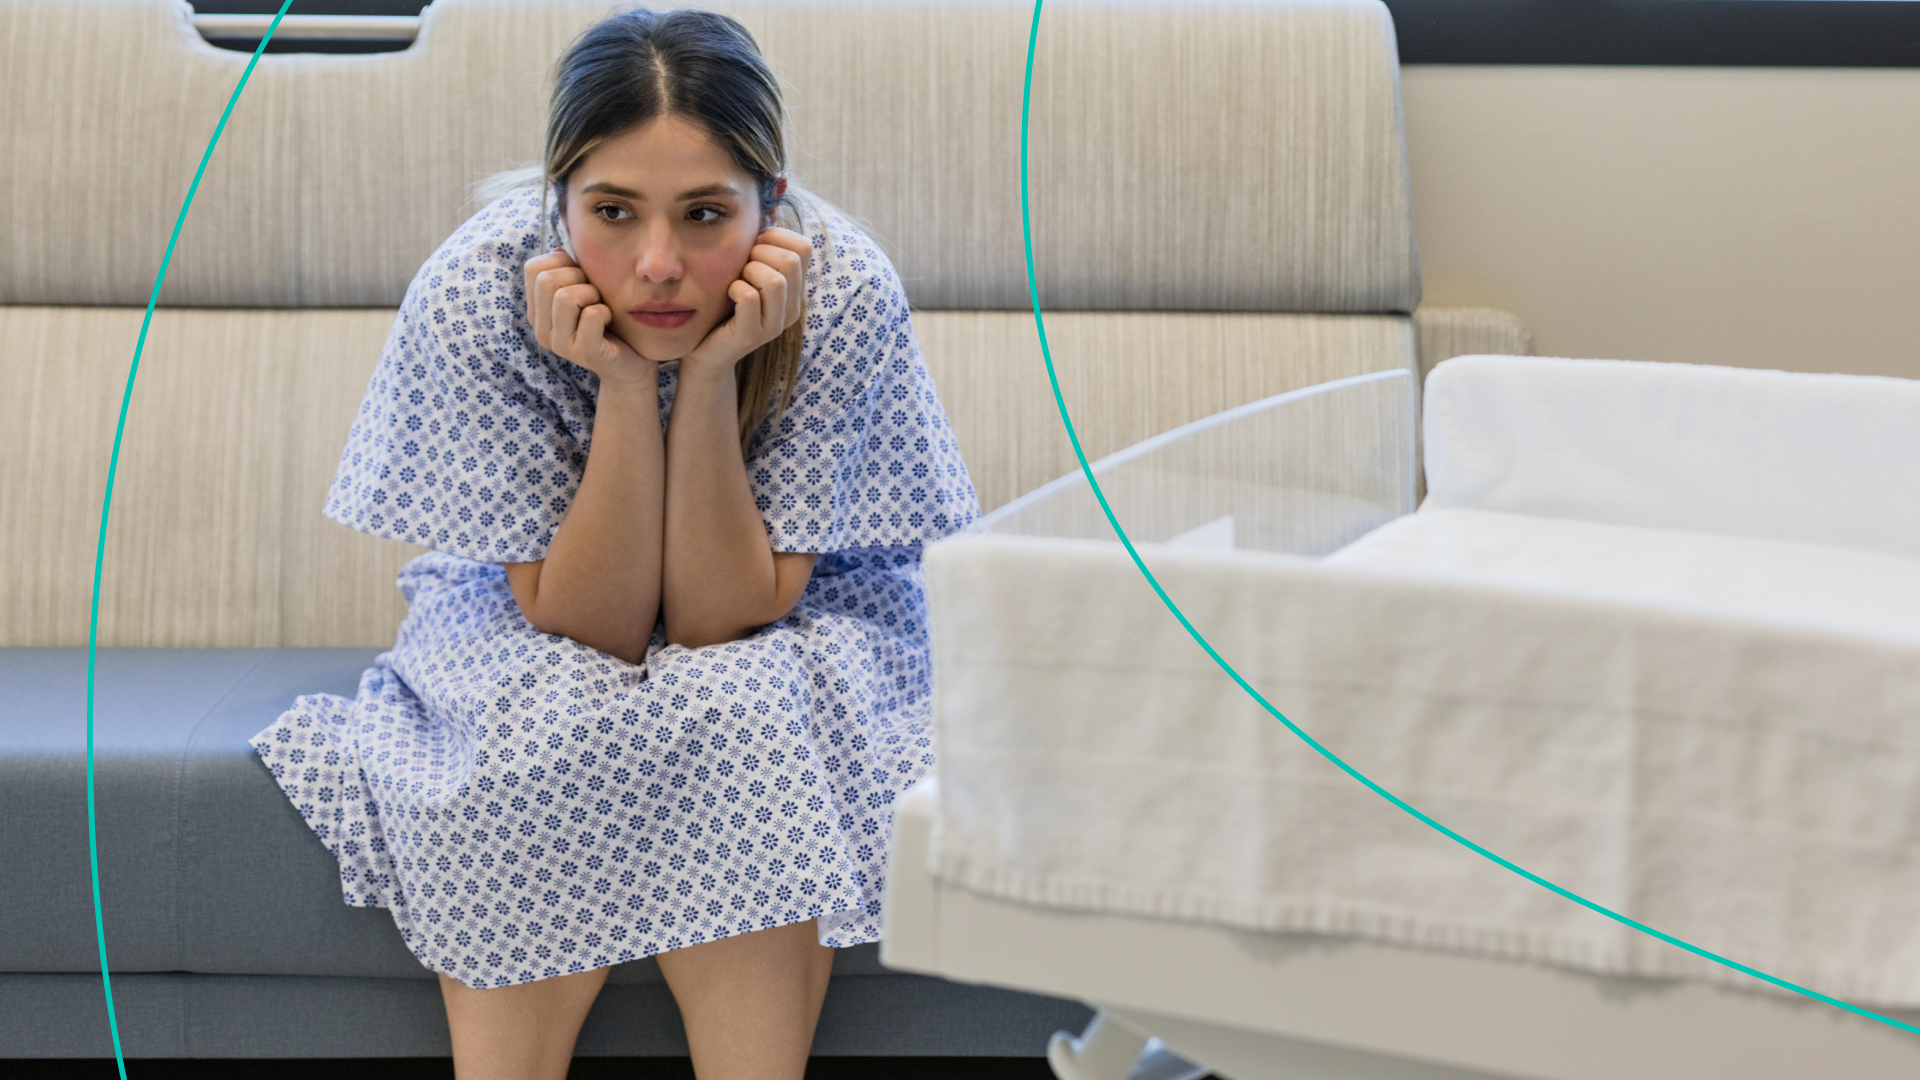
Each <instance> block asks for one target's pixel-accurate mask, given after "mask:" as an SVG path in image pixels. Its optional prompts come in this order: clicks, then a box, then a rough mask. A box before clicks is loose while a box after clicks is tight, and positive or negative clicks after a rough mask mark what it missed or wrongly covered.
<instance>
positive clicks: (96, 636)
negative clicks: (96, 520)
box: [87, 0, 293, 1080]
mask: <svg viewBox="0 0 1920 1080" xmlns="http://www.w3.org/2000/svg"><path fill="white" fill-rule="evenodd" d="M292 6H293V0H285V2H284V3H282V4H281V5H280V12H279V14H277V15H275V16H274V17H273V22H272V23H271V24H269V25H268V26H267V32H266V33H265V34H263V35H261V37H260V44H259V45H257V46H255V47H254V50H253V59H251V60H248V61H247V69H246V70H245V71H243V72H241V73H240V83H239V85H237V86H235V87H234V88H233V96H232V97H230V98H228V99H227V108H226V111H225V112H222V113H221V114H220V123H219V124H218V125H217V126H216V127H215V128H214V129H213V138H211V139H208V140H207V149H206V152H205V153H203V154H201V155H200V167H199V168H198V169H195V170H194V173H193V183H192V185H190V186H189V187H188V188H187V197H186V198H185V199H184V200H182V201H181V203H180V216H179V217H178V218H175V219H174V222H173V235H172V236H169V237H168V238H167V250H166V253H165V254H164V255H162V256H161V257H160V272H159V273H157V274H155V275H154V276H153V294H152V295H151V296H149V297H147V314H146V317H145V318H143V319H141V320H140V340H139V341H137V342H135V343H134V346H133V364H132V366H130V367H129V368H128V369H127V389H126V390H125V392H123V393H122V394H121V395H120V420H119V422H118V423H116V424H115V425H114V428H113V456H112V457H110V458H108V459H107V491H106V494H105V495H103V496H101V498H100V540H99V543H98V544H97V545H96V546H95V547H94V549H93V610H92V613H91V614H90V615H89V616H88V618H87V858H88V860H89V867H90V869H91V870H92V873H93V933H94V937H95V938H96V939H97V940H98V941H99V943H100V986H101V989H102V990H104V991H105V992H106V995H107V1030H108V1031H109V1032H110V1033H112V1035H113V1060H114V1062H115V1064H117V1065H119V1067H120V1080H127V1059H126V1055H125V1054H124V1053H122V1051H121V1049H120V1023H119V1021H118V1019H117V1018H116V1017H115V1015H114V1011H113V976H112V975H111V974H109V973H108V971H107V924H106V921H105V918H104V917H103V914H102V909H101V906H100V830H99V824H98V821H97V819H96V818H95V815H94V802H93V686H94V658H95V656H96V655H97V654H98V652H99V643H100V569H101V567H102V566H103V565H104V564H105V562H106V558H107V515H108V512H109V511H110V510H111V509H112V508H113V478H114V476H115V475H116V474H117V473H118V472H119V471H120V438H121V436H122V435H124V434H126V430H127V407H128V406H130V405H132V404H133V380H134V378H135V377H136V376H138V375H139V374H140V354H141V353H142V352H144V351H146V347H147V327H148V326H150V325H151V324H152V323H153V309H154V308H155V307H156V306H157V305H158V304H159V303H160V285H161V283H162V282H164V281H166V280H167V267H168V266H170V265H172V263H173V246H174V245H175V244H177V243H179V241H180V227H181V226H183V225H185V224H186V223H187V210H188V208H190V207H191V206H193V196H194V193H195V192H198V191H199V190H200V178H201V177H202V176H204V175H206V171H207V162H209V161H211V160H212V159H213V148H214V145H215V144H217V143H218V142H219V141H220V134H221V132H224V131H226V130H227V118H228V117H230V116H232V115H233V106H234V104H235V103H236V102H238V101H239V100H240V91H242V90H245V89H246V88H247V80H248V79H250V78H252V77H253V66H254V65H255V64H258V63H259V62H260V54H261V53H263V52H265V51H266V50H267V42H269V41H271V40H273V32H274V31H275V30H277V29H279V28H280V20H281V19H283V18H285V17H286V14H287V9H288V8H290V7H292Z"/></svg>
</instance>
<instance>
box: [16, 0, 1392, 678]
mask: <svg viewBox="0 0 1920 1080" xmlns="http://www.w3.org/2000/svg"><path fill="white" fill-rule="evenodd" d="M703 6H712V7H715V8H717V9H719V10H724V11H727V12H729V13H731V14H734V15H735V16H737V17H738V18H740V19H741V21H742V22H743V23H745V24H746V25H747V27H748V28H749V29H750V30H751V31H752V32H753V33H754V35H755V37H756V39H757V40H758V41H759V43H760V45H761V48H762V49H763V50H764V51H765V52H766V54H767V56H768V58H769V60H770V62H771V63H772V64H773V66H774V68H775V70H776V72H778V73H779V75H780V76H781V78H782V80H783V82H784V83H785V84H786V86H787V95H788V97H787V100H788V105H789V108H790V110H791V112H792V116H793V121H794V130H795V147H796V152H795V155H794V160H793V171H794V174H795V177H796V178H797V179H798V181H799V182H800V183H802V184H803V185H805V186H807V187H809V188H811V189H812V190H814V191H817V192H819V193H820V194H821V195H823V196H825V197H826V198H828V199H830V200H832V201H833V202H835V203H837V204H838V205H840V206H841V207H843V208H845V209H846V210H848V211H849V212H850V213H852V214H854V215H855V216H856V217H857V218H859V219H861V220H862V221H863V222H865V223H867V224H869V225H870V229H871V231H872V233H873V234H874V235H875V237H876V238H877V239H878V240H879V241H880V242H881V243H882V245H883V246H884V247H885V248H886V250H887V251H888V253H889V255H890V256H891V257H892V258H893V260H894V262H895V264H896V266H897V267H898V268H899V270H900V272H901V276H902V277H903V279H904V280H905V281H906V284H907V289H908V293H909V296H910V298H911V299H912V301H913V303H914V305H915V308H916V314H915V317H914V318H915V327H916V330H917V332H918V333H919V335H920V338H921V340H922V344H923V347H924V351H925V353H926V355H927V359H928V363H929V365H930V366H931V367H932V368H933V370H934V373H935V377H936V379H937V380H938V381H939V384H940V386H941V391H942V395H943V399H944V401H945V402H946V405H947V408H948V410H949V413H950V414H951V416H952V418H953V421H954V425H955V428H956V432H957V434H958V436H959V438H960V442H961V447H962V450H963V452H964V453H965V454H966V457H967V460H968V463H969V466H970V468H971V469H972V471H973V474H974V478H975V482H976V484H977V486H978V487H979V488H980V491H981V496H982V501H983V503H984V504H985V505H986V506H987V507H988V508H991V507H993V506H996V505H998V504H1000V503H1003V502H1005V501H1006V500H1008V499H1010V498H1012V497H1014V496H1015V495H1017V494H1019V493H1020V492H1022V491H1024V490H1027V489H1029V488H1031V487H1033V486H1035V485H1037V484H1039V483H1041V482H1043V481H1045V480H1047V479H1050V478H1052V477H1053V476H1056V475H1059V474H1060V473H1062V472H1065V471H1066V470H1067V469H1069V468H1070V467H1072V460H1073V459H1072V456H1071V452H1070V449H1069V447H1068V445H1067V443H1066V440H1065V438H1064V435H1063V434H1062V432H1061V429H1060V424H1059V420H1058V417H1057V415H1056V414H1055V413H1054V411H1053V405H1052V401H1051V395H1050V394H1049V393H1047V391H1046V376H1045V370H1044V368H1043V366H1042V364H1041V360H1040V351H1039V342H1038V337H1037V335H1036V333H1035V330H1034V326H1033V320H1032V316H1031V311H1030V308H1029V304H1030V301H1029V297H1028V293H1027V276H1026V267H1025V262H1024V260H1023V257H1022V228H1021V223H1022V215H1021V205H1020V197H1019V177H1020V119H1021V109H1020V105H1021V101H1020V98H1021V83H1022V78H1023V71H1024V65H1025V61H1026V49H1027V41H1028V35H1029V31H1030V30H1031V19H1032V11H1033V9H1032V7H1031V5H1027V4H1018V3H999V2H989V3H973V2H959V3H923V2H918V0H872V2H861V3H849V2H827V0H780V2H763V3H737V4H736V3H715V4H710V5H703ZM612 7H613V5H611V4H608V3H604V2H593V3H578V2H572V0H563V2H552V3H542V2H536V0H436V2H435V3H434V4H433V5H432V6H431V7H429V8H428V9H427V11H426V13H425V16H424V18H423V19H422V23H421V32H420V35H419V37H418V39H417V40H416V42H415V43H414V45H413V46H412V47H411V48H409V49H407V50H406V51H404V52H398V53H388V54H371V55H314V54H272V55H268V56H265V57H263V58H262V59H261V60H260V62H259V65H258V67H257V68H256V69H255V71H254V73H253V76H252V79H251V81H250V82H249V84H248V86H247V89H246V92H245V94H244V95H243V96H242V98H241V100H240V102H239V104H238V106H237V107H236V108H235V109H234V112H233V115H232V119H231V121H230V122H229V124H228V127H227V130H226V133H225V134H224V135H223V137H222V139H221V142H220V144H219V147H218V149H217V150H216V152H215V154H214V156H213V158H212V159H211V161H209V162H208V164H207V167H206V173H205V178H204V180H203V181H202V184H201V187H200V190H199V193H198V194H197V196H196V197H195V201H194V207H193V210H192V213H191V215H190V216H189V218H188V219H187V222H186V225H185V227H184V229H183V230H182V232H181V234H180V238H179V242H178V246H177V249H176V251H175V254H174V258H173V263H172V266H171V269H170V270H169V272H168V275H167V280H166V286H165V288H164V290H163V291H162V293H161V303H162V305H163V306H162V308H161V310H160V312H159V314H157V315H156V317H155V319H154V322H153V325H152V328H151V330H150V331H149V334H148V338H147V344H146V352H145V355H144V358H143V360H142V363H141V370H140V375H139V380H138V384H137V389H136V391H135V393H134V396H133V402H132V407H131V410H130V412H129V415H128V421H127V432H126V444H125V447H124V449H123V451H122V458H121V464H120V471H119V475H118V478H117V480H116V482H115V503H114V509H113V519H112V528H111V530H110V534H109V538H108V544H107V561H106V572H105V577H104V580H103V590H104V591H103V595H102V600H101V619H102V634H101V640H102V641H103V642H105V643H108V644H116V643H117V644H144V645H209V646H211V645H279V644H285V645H379V644H385V643H388V642H390V641H391V639H392V633H393V628H394V625H395V624H396V622H397V619H398V617H399V614H400V611H401V601H400V598H399V595H398V593H397V591H396V590H394V589H393V587H392V578H393V573H394V571H395V570H396V569H397V567H398V566H399V564H400V563H401V562H402V561H404V560H405V559H406V558H408V557H410V555H411V554H413V551H412V550H411V549H408V548H406V547H405V546H404V545H399V544H393V543H388V542H385V541H379V540H375V539H372V538H368V537H364V536H360V535H358V534H355V533H352V532H350V531H349V530H346V529H344V528H342V527H340V526H337V525H334V524H333V523H331V522H328V521H326V520H325V519H323V518H322V517H321V516H320V513H319V507H320V504H321V502H322V497H323V495H324V492H325V489H326V486H327V482H328V480H329V479H330V477H331V475H332V471H333V466H334V463H335V460H336V459H337V455H338V453H339V447H340V445H341V443H342V441H343V439H344V436H345V432H346V430H347V426H348V423H349V421H350V419H351V416H352V414H353V410H354V408H355V406H356V405H357V404H358V402H359V397H360V394H361V392H362V390H363V389H364V386H365V382H366V378H367V375H368V373H369V372H370V371H371V370H372V366H373V362H374V359H375V357H376V356H377V354H378V351H379V347H380V343H381V341H382V339H383V338H384V336H385V333H386V329H387V326H388V324H389V323H390V321H391V318H392V313H393V309H394V308H395V307H396V306H397V304H398V303H399V300H400V297H401V295H402V293H403V292H404V291H405V289H406V286H407V283H408V281H409V280H410V279H411V277H412V275H413V273H414V271H415V269H417V268H418V266H419V265H420V263H421V261H422V260H423V259H424V258H425V257H426V255H427V254H428V253H429V252H430V251H431V250H432V249H433V248H434V247H435V246H436V245H437V244H438V243H439V242H440V240H441V239H443V238H444V237H445V236H446V235H447V234H448V233H449V232H451V231H452V229H453V228H454V227H455V226H457V225H458V224H459V223H460V222H461V221H462V220H464V219H465V218H466V216H468V215H469V214H471V213H472V212H473V210H474V209H475V206H474V204H473V203H472V201H471V197H470V185H471V184H472V183H473V182H474V181H476V180H479V179H480V178H482V177H484V176H486V175H488V174H490V173H493V172H495V171H498V170H500V169H503V168H506V167H509V166H511V165H514V164H516V163H524V162H527V161H531V160H533V159H535V158H536V157H537V156H538V147H539V142H540V138H541V125H542V122H543V117H544V110H545V102H546V93H547V91H546V86H545V80H546V77H547V74H548V72H549V70H550V68H551V66H552V61H553V59H554V58H555V57H556V56H557V55H558V54H559V52H560V51H561V49H562V48H563V47H564V46H565V44H566V42H567V41H569V40H570V39H571V38H572V36H573V35H574V34H575V33H577V32H578V31H579V29H580V28H582V27H583V26H585V25H586V24H587V23H589V22H591V21H592V20H593V19H595V18H597V17H599V16H601V15H603V14H605V13H606V12H607V11H609V10H611V9H612ZM1395 55H1396V53H1395V45H1394V39H1393V29H1392V24H1391V21H1390V20H1389V18H1388V16H1387V13H1386V10H1385V8H1384V7H1383V6H1382V5H1381V4H1380V3H1378V2H1377V0H1312V2H1268V0H1221V2H1197V0H1196V2H1182V0H1137V2H1122V3H1101V4H1094V3H1086V2H1074V0H1051V2H1049V3H1048V4H1046V5H1045V8H1044V14H1043V16H1042V18H1041V22H1040V27H1039V34H1038V42H1037V49H1036V55H1035V60H1034V69H1033V79H1034V88H1033V99H1032V116H1031V132H1030V135H1029V146H1030V156H1031V159H1030V178H1029V182H1030V191H1031V210H1032V221H1033V230H1032V232H1033V252H1034V259H1035V266H1036V274H1037V278H1038V283H1039V284H1038V288H1039V293H1040V300H1041V303H1042V305H1043V306H1044V307H1045V308H1047V309H1048V310H1049V311H1059V312H1061V314H1058V315H1054V316H1051V317H1050V318H1049V319H1048V324H1047V325H1048V331H1049V333H1048V343H1049V345H1050V347H1051V350H1052V355H1053V359H1054V362H1055V364H1056V366H1057V367H1058V369H1059V372H1060V377H1061V380H1062V385H1063V390H1064V393H1065V395H1066V399H1067V402H1068V405H1069V407H1070V408H1072V409H1073V410H1074V413H1075V419H1076V422H1077V424H1078V426H1079V428H1080V431H1081V435H1082V439H1083V442H1084V443H1085V444H1086V447H1087V449H1088V451H1089V452H1090V453H1092V454H1095V455H1098V454H1102V453H1106V452H1108V451H1111V450H1113V449H1117V448H1119V447H1120V446H1124V445H1126V444H1128V443H1130V442H1133V441H1136V440H1138V439H1140V438H1144V437H1146V436H1148V435H1151V434H1154V433H1156V432H1158V431H1161V430H1164V429H1166V428H1169V427H1172V426H1175V425H1177V424H1181V423H1185V422H1187V421H1190V420H1193V419H1196V418H1198V417H1200V416H1204V415H1206V414H1208V413H1210V412H1214V411H1217V410H1218V409H1221V408H1225V407H1227V406H1230V405H1234V404H1239V403H1241V402H1244V401H1250V400H1255V399H1258V398H1261V397H1265V396H1267V395H1270V394H1274V393H1278V392H1280V391H1283V390H1288V389H1292V388H1295V387H1298V386H1302V385H1307V384H1310V383H1313V382H1319V381H1323V380H1325V379H1330V378H1337V377H1341V376H1345V375H1350V374H1356V373H1360V372H1364V371H1375V370H1383V369H1389V368H1396V367H1404V368H1412V367H1414V365H1415V358H1414V331H1413V325H1412V322H1411V320H1410V319H1408V317H1407V313H1409V312H1411V311H1412V309H1413V308H1414V306H1415V305H1416V303H1417V302H1418V299H1419V272H1418V265H1417V258H1416V254H1415V249H1414V243H1413V235H1412V224H1411V216H1410V211H1409V199H1408V191H1407V168H1406V156H1405V151H1404V138H1403V135H1402V129H1401V119H1400V106H1399V93H1398V71H1397V66H1396V61H1395ZM246 62H247V56H246V55H245V54H242V53H236V52H230V51H224V50H221V49H216V48H214V47H212V46H210V45H208V44H207V43H205V42H204V41H202V40H201V39H200V38H199V37H198V35H197V34H196V33H195V32H194V30H193V29H192V26H191V22H190V16H189V12H188V9H187V7H186V5H185V4H184V3H181V2H179V0H0V99H3V100H5V101H6V102H7V106H6V128H5V129H4V132H0V213H3V214H5V220H4V221H3V222H0V230H4V232H3V233H0V235H4V236H5V237H6V242H5V245H4V254H0V378H4V380H5V383H6V386H7V391H8V392H7V393H6V394H5V395H0V461H5V462H7V463H8V466H7V468H5V469H4V470H0V550H4V551H5V552H6V556H7V557H6V559H5V560H4V564H0V644H13V645H27V644H76V643H80V642H84V641H85V639H86V626H87V611H88V602H87V598H88V594H89V590H90V588H91V585H92V565H93V554H94V543H95V538H96V535H97V530H98V528H99V508H100V497H101V492H102V490H103V488H104V484H105V478H106V470H107V457H108V452H109V450H110V447H111V444H112V437H113V429H114V422H115V419H116V417H117V415H118V410H119V404H120V394H121V390H122V389H123V387H124V385H125V380H126V374H127V365H128V362H129V361H130V360H131V359H132V356H133V350H134V342H135V340H136V338H137V337H138V335H139V327H140V322H141V308H142V307H143V305H144V304H145V303H146V300H147V296H148V294H149V291H150V290H151V287H152V281H153V275H154V273H155V272H156V270H157V269H158V266H159V262H160V256H161V253H162V251H163V250H164V248H165V246H166V243H167V239H168V236H169V234H170V232H171V231H172V228H173V222H174V216H175V215H176V214H177V212H178V208H179V205H180V201H181V199H182V197H183V196H184V195H185V193H186V191H187V188H188V185H189V183H190V182H191V180H192V178H193V175H194V170H195V169H196V167H197V166H198V165H199V161H200V155H201V152H202V150H203V148H204V147H205V144H206V140H207V137H208V136H209V135H210V134H211V133H212V130H213V126H214V124H215V122H216V121H217V120H218V118H219V116H220V113H221V110H222V108H224V106H225V104H226V99H227V96H228V95H229V94H230V93H231V91H232V88H233V85H234V83H235V82H236V81H237V79H238V78H239V75H240V72H241V70H242V69H243V68H244V67H245V65H246ZM21 463H24V468H23V467H20V466H21Z"/></svg>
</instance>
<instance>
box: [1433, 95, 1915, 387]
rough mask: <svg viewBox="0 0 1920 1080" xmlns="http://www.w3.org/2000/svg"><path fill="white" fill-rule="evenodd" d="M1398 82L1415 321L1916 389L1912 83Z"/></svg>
mask: <svg viewBox="0 0 1920 1080" xmlns="http://www.w3.org/2000/svg"><path fill="white" fill-rule="evenodd" d="M1402 79H1403V84H1402V95H1403V100H1404V102H1405V107H1406V117H1407V142H1408V152H1409V155H1410V157H1411V161H1412V173H1413V206H1414V225H1415V230H1416V235H1417V236H1418V238H1419V244H1420V257H1421V262H1422V267H1423V272H1424V275H1425V284H1426V302H1427V303H1432V304H1485V305H1490V306H1494V307H1501V308H1505V309H1507V310H1509V311H1512V312H1514V313H1516V314H1518V315H1519V316H1521V317H1522V318H1523V319H1525V320H1526V322H1527V324H1528V326H1529V327H1530V328H1531V329H1532V330H1533V332H1534V335H1535V339H1536V351H1537V352H1539V353H1540V354H1542V355H1549V356H1580V357H1607V358H1615V359H1635V360H1679V361H1687V362H1693V363H1708V364H1733V365H1740V366H1747V367H1774V368H1786V369H1791V370H1799V371H1845V372H1854V373H1860V374H1878V375H1901V376H1906V377H1909V378H1920V70H1899V71H1890V70H1866V69H1859V70H1845V69H1818V70H1816V69H1783V68H1774V69H1767V68H1583V67H1453V66H1425V65H1421V66H1413V67H1408V68H1405V69H1403V71H1402Z"/></svg>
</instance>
